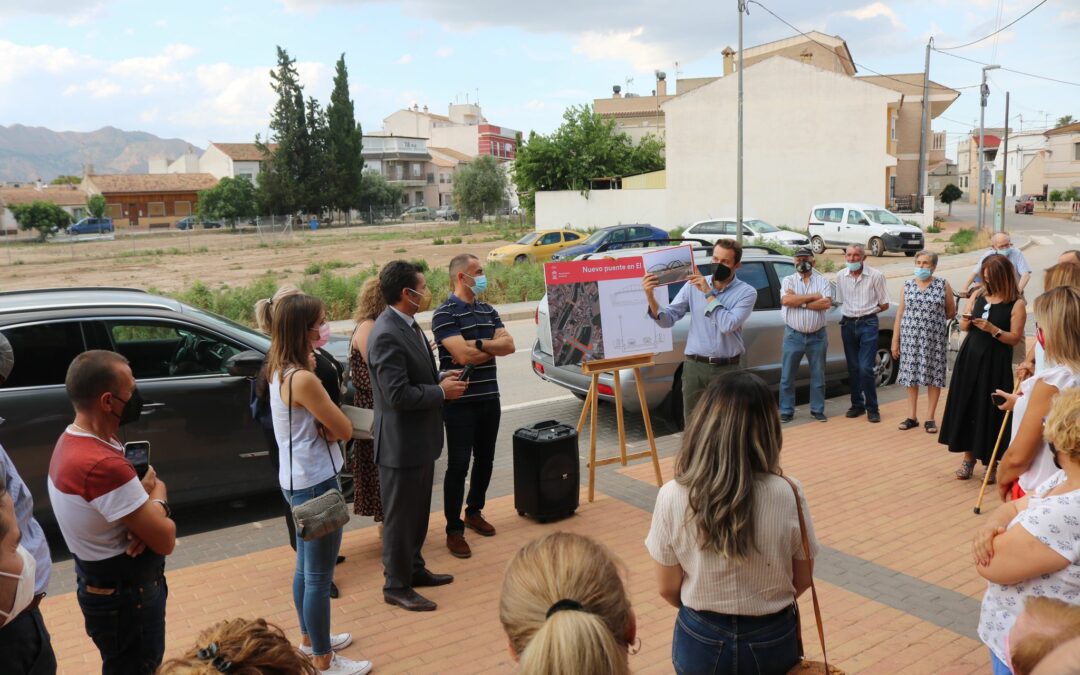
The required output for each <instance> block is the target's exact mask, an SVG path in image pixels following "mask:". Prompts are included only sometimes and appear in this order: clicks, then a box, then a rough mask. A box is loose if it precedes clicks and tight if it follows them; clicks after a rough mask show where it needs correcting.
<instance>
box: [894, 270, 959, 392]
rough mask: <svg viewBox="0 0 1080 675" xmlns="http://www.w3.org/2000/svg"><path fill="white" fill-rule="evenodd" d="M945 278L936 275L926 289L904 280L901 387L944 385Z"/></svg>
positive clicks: (898, 378) (901, 323)
mask: <svg viewBox="0 0 1080 675" xmlns="http://www.w3.org/2000/svg"><path fill="white" fill-rule="evenodd" d="M946 326H947V320H946V318H945V280H944V279H942V278H941V277H934V278H933V279H932V280H931V281H930V285H929V286H927V287H926V288H925V289H920V288H919V282H918V281H916V280H915V279H908V280H907V281H905V282H904V315H903V317H902V318H901V319H900V374H899V375H898V376H897V380H896V381H897V383H898V384H899V385H900V386H901V387H918V386H928V387H944V386H945V365H946V347H947V336H946V332H945V328H946Z"/></svg>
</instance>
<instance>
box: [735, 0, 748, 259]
mask: <svg viewBox="0 0 1080 675" xmlns="http://www.w3.org/2000/svg"><path fill="white" fill-rule="evenodd" d="M736 1H737V2H738V4H739V65H738V68H739V132H738V135H739V140H738V144H737V145H738V147H737V149H736V151H735V152H736V155H737V156H738V160H737V164H736V167H735V222H736V227H737V228H738V229H736V230H735V241H737V242H738V243H739V246H740V247H741V246H742V243H743V241H742V240H743V236H742V231H743V80H742V68H743V54H742V53H743V44H742V34H743V12H745V11H746V0H736Z"/></svg>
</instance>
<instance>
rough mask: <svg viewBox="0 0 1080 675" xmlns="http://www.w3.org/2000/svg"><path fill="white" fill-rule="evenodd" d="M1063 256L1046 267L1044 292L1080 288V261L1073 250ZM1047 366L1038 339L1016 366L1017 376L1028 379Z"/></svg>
mask: <svg viewBox="0 0 1080 675" xmlns="http://www.w3.org/2000/svg"><path fill="white" fill-rule="evenodd" d="M1066 255H1068V258H1066ZM1062 258H1065V260H1063V261H1059V262H1058V264H1056V265H1054V266H1052V267H1048V268H1046V276H1044V277H1043V292H1044V293H1045V292H1046V291H1050V290H1053V289H1055V288H1059V287H1061V286H1072V287H1073V288H1080V262H1076V259H1075V258H1073V257H1072V254H1071V252H1068V251H1067V252H1066V253H1065V254H1062ZM1045 367H1046V354H1045V353H1044V352H1043V348H1042V345H1040V344H1039V343H1038V341H1035V342H1032V343H1031V346H1030V347H1028V350H1027V354H1025V355H1024V360H1023V362H1021V363H1020V365H1019V366H1017V367H1016V377H1017V378H1019V379H1021V380H1026V379H1027V378H1029V377H1031V376H1032V375H1034V374H1035V373H1037V372H1039V371H1040V370H1042V369H1043V368H1045Z"/></svg>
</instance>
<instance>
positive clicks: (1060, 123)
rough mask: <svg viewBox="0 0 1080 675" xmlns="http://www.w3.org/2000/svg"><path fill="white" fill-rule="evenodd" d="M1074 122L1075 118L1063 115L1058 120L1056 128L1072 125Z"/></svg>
mask: <svg viewBox="0 0 1080 675" xmlns="http://www.w3.org/2000/svg"><path fill="white" fill-rule="evenodd" d="M1072 122H1073V116H1072V115H1062V116H1061V117H1059V118H1058V121H1057V125H1056V126H1059V127H1063V126H1065V125H1066V124H1072Z"/></svg>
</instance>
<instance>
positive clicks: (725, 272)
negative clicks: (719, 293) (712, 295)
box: [712, 263, 731, 284]
mask: <svg viewBox="0 0 1080 675" xmlns="http://www.w3.org/2000/svg"><path fill="white" fill-rule="evenodd" d="M730 277H731V268H730V267H728V266H727V265H725V264H723V263H716V269H714V270H713V273H712V278H713V281H716V282H718V283H721V284H722V283H724V282H725V281H727V280H728V279H729V278H730Z"/></svg>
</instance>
